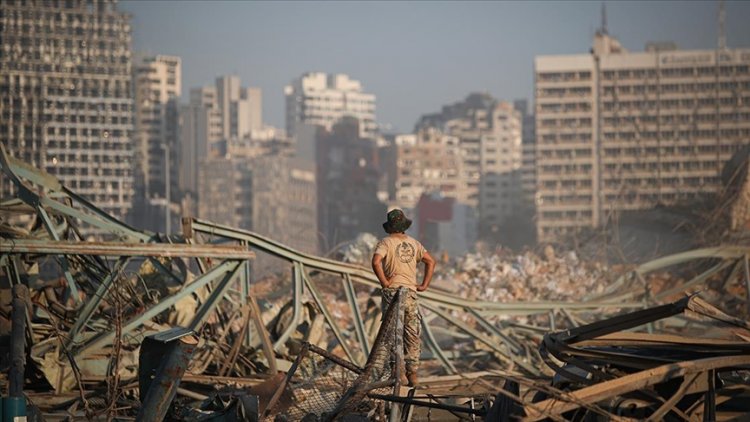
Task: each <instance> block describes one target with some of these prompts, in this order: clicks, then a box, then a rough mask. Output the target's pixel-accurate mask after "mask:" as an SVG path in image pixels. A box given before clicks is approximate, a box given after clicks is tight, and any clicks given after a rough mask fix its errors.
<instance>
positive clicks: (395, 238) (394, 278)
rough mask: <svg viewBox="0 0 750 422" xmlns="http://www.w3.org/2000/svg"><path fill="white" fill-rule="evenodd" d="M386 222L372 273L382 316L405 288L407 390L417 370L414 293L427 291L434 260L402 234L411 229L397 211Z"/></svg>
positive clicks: (417, 316)
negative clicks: (379, 291) (419, 266)
mask: <svg viewBox="0 0 750 422" xmlns="http://www.w3.org/2000/svg"><path fill="white" fill-rule="evenodd" d="M387 218H388V221H386V222H385V223H383V228H384V229H385V232H386V233H388V236H386V237H384V238H383V239H381V240H380V242H378V244H377V246H376V247H375V253H374V254H373V256H372V270H373V271H374V272H375V275H376V276H377V277H378V280H379V281H380V285H381V286H382V288H383V290H382V292H383V313H384V314H385V312H386V310H387V309H388V306H389V305H390V304H391V302H392V301H393V298H394V296H395V295H396V293H397V292H398V289H399V288H400V287H406V288H407V289H408V290H407V292H408V294H407V295H406V297H405V298H404V300H403V302H402V303H403V304H404V308H405V309H404V334H403V335H404V362H405V364H406V379H405V380H404V379H403V371H402V372H401V374H402V375H401V376H402V380H401V382H402V383H406V382H408V384H409V385H410V386H412V387H413V386H416V385H417V384H418V380H417V368H418V367H419V354H420V352H421V350H420V349H421V347H420V335H421V331H422V327H421V320H422V316H421V315H420V314H419V306H418V304H417V292H423V291H425V290H427V287H428V286H429V285H430V281H431V280H432V273H433V271H434V270H435V260H434V259H433V258H432V256H430V254H429V253H428V252H427V250H425V248H424V247H423V246H422V244H421V243H419V242H418V241H417V240H416V239H413V238H412V237H410V236H408V235H407V234H406V230H407V229H408V228H409V226H411V220H409V219H408V218H406V216H405V215H404V212H403V211H401V210H400V209H394V210H392V211H390V212H389V213H388V217H387ZM419 262H423V263H424V264H425V270H424V277H423V278H422V283H421V284H417V264H418V263H419Z"/></svg>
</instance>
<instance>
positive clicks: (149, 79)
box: [130, 55, 182, 231]
mask: <svg viewBox="0 0 750 422" xmlns="http://www.w3.org/2000/svg"><path fill="white" fill-rule="evenodd" d="M181 83H182V75H181V60H180V58H179V57H173V56H164V55H157V56H136V59H135V60H134V64H133V88H134V90H135V137H134V151H135V154H134V166H133V167H134V179H135V180H134V186H135V195H134V198H133V209H132V210H131V212H130V220H131V221H133V222H138V223H139V225H140V227H142V228H146V229H149V230H155V231H167V229H170V230H171V228H172V227H175V228H176V227H178V226H177V225H176V224H172V221H170V223H166V220H167V218H169V219H170V220H174V223H176V222H177V221H178V218H179V206H178V205H177V204H179V199H180V198H179V192H178V188H179V180H178V176H179V171H178V169H179V158H180V152H179V144H178V141H177V140H178V135H179V107H178V102H179V96H180V91H181V89H182V85H181ZM167 182H169V187H167ZM168 207H169V208H171V209H170V213H167V208H168ZM172 209H173V210H172ZM171 211H175V212H174V213H172V212H171Z"/></svg>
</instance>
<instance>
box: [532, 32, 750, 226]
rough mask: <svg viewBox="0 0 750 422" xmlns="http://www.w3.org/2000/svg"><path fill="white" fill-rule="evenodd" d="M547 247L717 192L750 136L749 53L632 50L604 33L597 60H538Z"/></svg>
mask: <svg viewBox="0 0 750 422" xmlns="http://www.w3.org/2000/svg"><path fill="white" fill-rule="evenodd" d="M535 72H536V82H535V92H536V132H537V133H536V135H537V166H538V172H537V176H538V179H537V201H536V202H537V216H538V219H537V232H538V235H539V238H540V240H545V239H551V238H553V237H555V236H556V235H560V234H565V233H571V232H575V231H577V230H580V229H583V228H587V227H598V226H601V225H603V224H606V222H607V219H608V216H611V215H613V214H612V213H613V212H616V211H634V210H644V209H649V208H652V207H654V206H657V205H672V204H677V203H680V202H687V201H695V200H697V199H700V198H702V197H706V196H709V195H713V194H716V193H717V192H718V190H719V189H720V184H721V183H720V177H719V175H720V171H721V168H722V166H723V163H724V162H726V161H727V160H728V159H729V158H730V157H731V156H732V154H734V153H735V152H736V151H737V150H738V149H739V148H740V147H741V146H742V145H746V144H747V143H748V140H750V50H747V49H744V50H741V49H737V50H729V49H726V50H719V51H715V50H693V51H679V50H676V49H675V47H674V45H669V44H658V45H657V44H653V45H649V46H648V48H647V49H646V51H645V52H638V53H632V52H628V51H627V50H625V49H624V48H622V46H621V45H620V43H619V42H618V41H617V40H616V39H615V38H613V37H611V36H610V35H608V34H607V32H606V30H600V31H599V32H598V33H597V34H596V36H595V38H594V47H593V49H592V53H591V54H578V55H564V56H541V57H537V58H536V60H535Z"/></svg>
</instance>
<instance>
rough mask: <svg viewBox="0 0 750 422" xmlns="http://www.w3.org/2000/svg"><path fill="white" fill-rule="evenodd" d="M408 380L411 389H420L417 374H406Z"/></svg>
mask: <svg viewBox="0 0 750 422" xmlns="http://www.w3.org/2000/svg"><path fill="white" fill-rule="evenodd" d="M406 379H407V381H409V387H418V386H419V378H417V372H416V371H414V372H408V373H407V374H406Z"/></svg>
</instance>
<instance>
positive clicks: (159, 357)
mask: <svg viewBox="0 0 750 422" xmlns="http://www.w3.org/2000/svg"><path fill="white" fill-rule="evenodd" d="M197 346H198V337H196V336H195V333H194V332H193V331H192V330H188V329H186V328H173V329H171V330H168V331H165V332H163V333H159V334H154V335H151V336H148V337H146V339H145V340H143V344H142V345H141V355H140V358H139V362H138V363H139V371H138V372H139V374H138V378H139V380H138V384H139V387H140V396H141V403H142V406H141V410H140V411H139V412H138V417H137V419H136V420H138V421H142V422H151V421H154V422H157V421H163V420H164V418H165V417H166V415H167V412H168V411H169V406H170V404H171V403H172V400H173V399H174V396H175V395H176V394H177V388H178V387H179V385H180V380H182V376H183V375H184V374H185V370H186V369H187V367H188V365H189V364H190V359H192V357H193V353H194V352H195V349H196V347H197ZM152 374H153V379H152V378H151V377H152Z"/></svg>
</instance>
